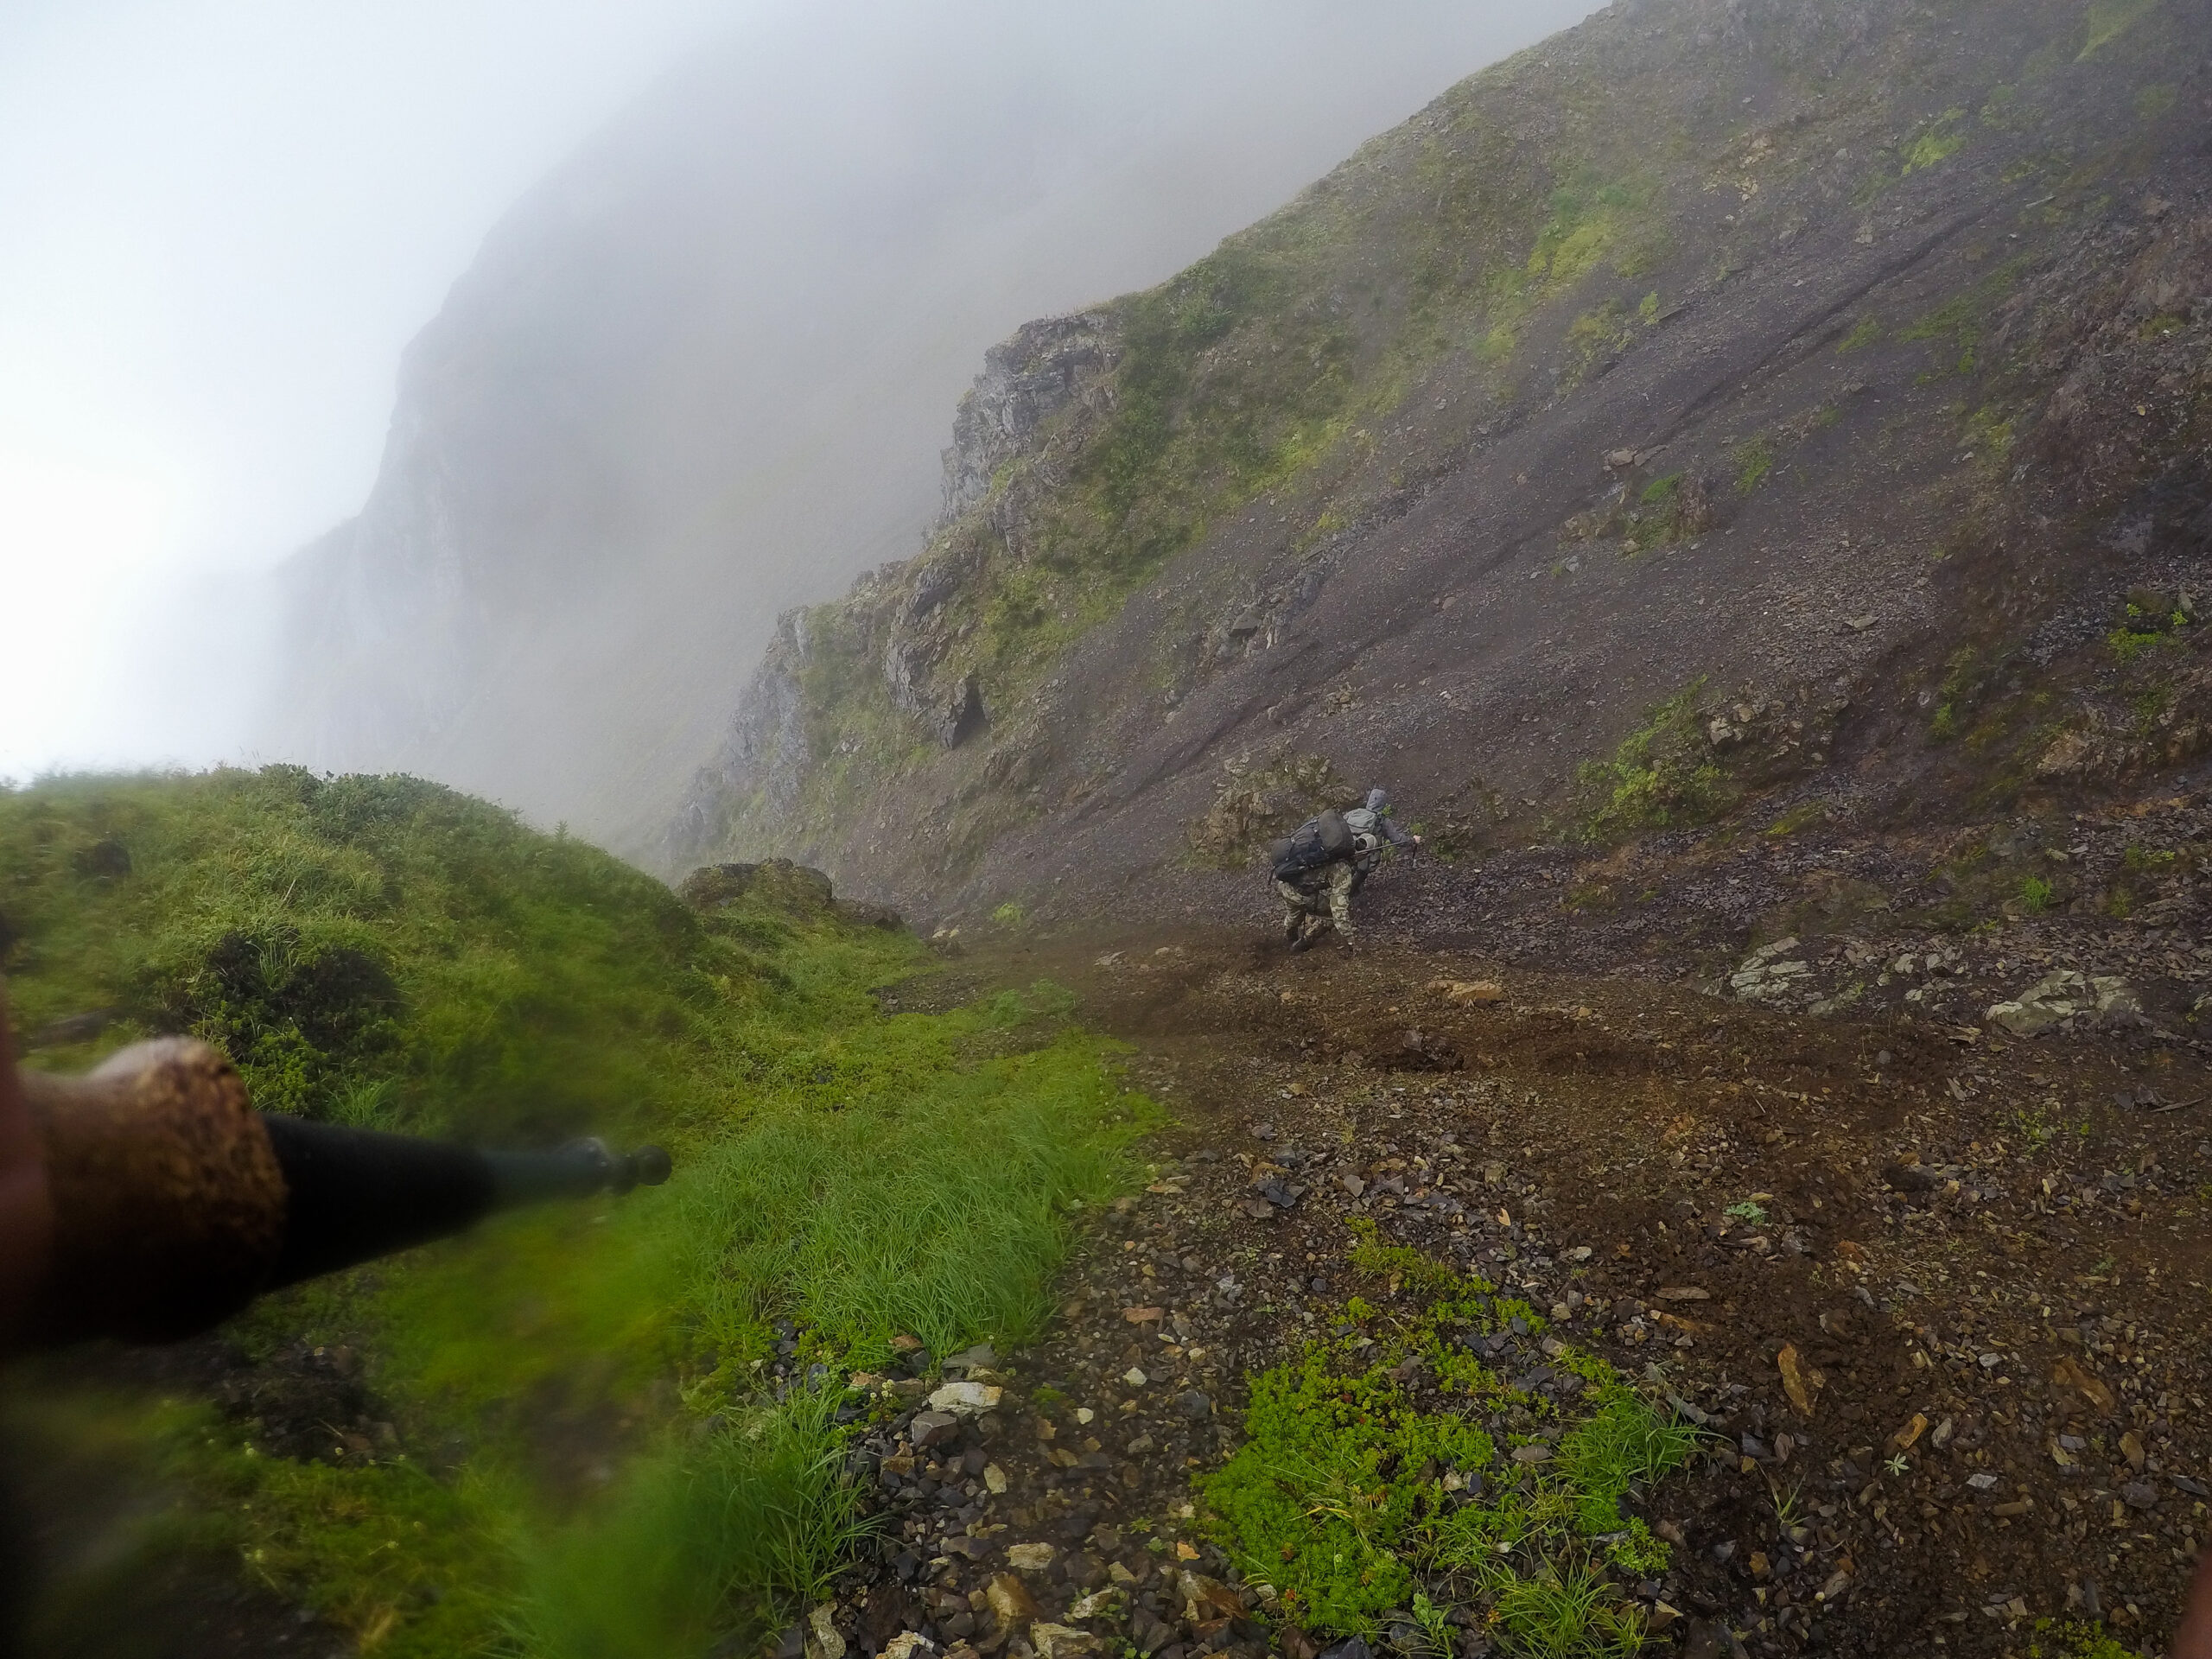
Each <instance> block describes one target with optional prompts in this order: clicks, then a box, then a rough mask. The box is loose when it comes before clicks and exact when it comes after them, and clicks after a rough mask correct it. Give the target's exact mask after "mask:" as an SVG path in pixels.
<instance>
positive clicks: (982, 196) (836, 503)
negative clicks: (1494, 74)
mask: <svg viewBox="0 0 2212 1659" xmlns="http://www.w3.org/2000/svg"><path fill="white" fill-rule="evenodd" d="M1547 7H1548V9H1549V10H1552V11H1553V12H1554V13H1555V14H1560V15H1571V13H1572V10H1573V7H1572V4H1571V0H1564V3H1563V0H1546V7H1540V8H1538V11H1539V12H1541V11H1542V10H1545V9H1546V8H1547ZM763 16H764V17H765V18H766V21H765V22H760V23H759V25H758V27H757V28H756V29H754V32H753V34H752V35H748V36H747V38H746V39H745V40H743V41H740V42H738V43H736V44H734V45H733V46H731V47H729V48H727V49H725V50H723V51H721V52H718V53H716V54H710V55H709V56H707V57H704V58H702V60H700V61H698V62H696V63H694V64H691V65H690V66H688V67H686V68H685V69H684V70H683V72H682V73H678V74H677V75H674V76H672V77H671V78H670V79H669V80H668V81H667V82H666V83H665V84H664V85H663V86H659V87H657V88H656V89H655V90H654V92H652V95H651V96H650V97H648V98H646V99H644V100H642V101H641V102H640V104H639V106H638V107H636V108H635V109H632V110H631V111H628V112H627V113H626V114H625V115H624V116H623V117H622V118H620V119H619V120H618V121H616V122H615V123H614V124H613V125H612V126H611V127H610V128H609V129H608V130H607V131H606V132H604V133H602V134H601V135H600V136H599V137H597V138H595V139H594V141H593V142H592V143H590V144H589V145H588V146H587V147H586V148H585V149H584V150H583V151H582V153H581V154H579V155H578V156H576V157H575V159H574V160H573V161H572V162H569V164H567V165H566V166H564V167H563V168H561V169H560V170H559V171H558V172H557V173H556V175H554V176H552V177H551V178H550V179H549V180H548V181H546V182H545V183H544V184H543V185H542V186H541V187H540V188H537V190H535V191H534V192H532V193H531V195H530V196H529V197H528V198H527V199H525V200H524V201H523V202H521V203H520V204H518V207H516V208H515V210H514V211H513V212H512V213H511V214H510V215H509V216H508V218H507V219H506V220H505V222H504V223H502V224H501V225H500V226H499V227H498V228H497V229H496V230H495V231H494V232H493V234H492V235H491V237H490V238H488V239H487V241H486V245H485V246H484V248H483V250H482V251H481V254H480V257H479V258H478V259H477V261H476V263H475V264H474V267H473V268H472V269H471V270H470V271H469V272H468V273H467V275H466V276H465V277H463V278H462V279H461V281H460V282H459V283H457V284H456V285H455V287H454V290H453V292H452V294H451V296H449V298H448V302H447V303H446V305H445V307H444V308H443V310H442V313H441V314H440V315H439V316H438V317H437V318H436V319H435V321H433V322H432V323H431V324H430V325H429V327H427V328H426V329H425V330H424V331H423V334H422V336H421V338H419V339H418V340H416V342H415V343H414V345H413V346H412V347H411V348H410V350H409V352H408V353H407V355H406V359H405V361H404V364H403V365H402V367H401V372H400V377H399V387H398V397H397V405H396V409H395V412H394V415H393V418H392V426H391V434H390V438H389V441H388V443H387V446H386V449H385V456H384V461H383V467H382V469H381V472H380V474H379V476H378V480H377V483H376V486H375V487H374V490H373V492H372V495H371V497H370V499H369V500H368V501H367V503H366V504H365V506H364V508H363V511H362V512H361V513H360V514H359V517H358V518H354V519H353V520H351V521H349V522H348V523H346V524H343V525H340V527H339V528H337V529H336V530H334V531H332V532H331V533H330V534H329V535H328V536H327V537H324V538H322V539H321V541H320V542H318V543H315V545H313V546H312V547H310V548H308V549H307V550H304V551H303V552H302V553H301V554H300V555H299V556H298V557H297V558H296V560H295V561H294V563H293V564H292V566H291V567H290V569H289V571H288V572H287V573H286V592H287V600H288V607H289V616H288V625H287V629H286V642H287V647H288V660H287V664H286V667H285V671H284V673H283V684H282V687H281V690H280V691H279V693H278V695H277V696H276V698H275V699H274V700H273V702H272V703H271V706H270V709H269V715H268V719H267V721H266V722H265V727H264V732H263V734H262V745H263V747H264V748H265V749H266V750H267V751H269V752H270V753H282V754H283V755H285V756H287V757H288V758H292V759H297V760H304V761H308V762H309V763H311V764H314V765H316V766H333V767H340V768H346V769H356V770H370V771H381V770H386V769H400V770H406V771H411V772H422V773H425V774H428V775H430V776H434V777H436V778H439V779H442V780H444V781H447V782H450V783H453V784H456V785H461V786H464V787H467V788H468V789H471V790H473V791H478V792H480V793H484V794H487V795H491V796H493V797H495V798H499V799H501V800H503V801H505V802H506V803H508V804H512V805H516V806H519V807H522V808H524V809H525V810H528V811H529V812H531V814H532V815H533V816H535V817H538V818H539V819H541V820H543V821H544V822H546V823H550V822H552V821H553V820H555V819H567V820H569V822H571V823H573V824H575V826H576V827H577V828H578V829H582V830H584V831H586V832H588V833H589V834H591V835H593V836H595V837H597V838H599V839H601V840H605V841H607V842H611V843H613V844H614V845H617V846H619V847H623V848H626V849H632V850H636V849H639V848H640V847H642V846H643V845H645V843H646V842H648V841H650V840H652V838H654V837H655V836H657V835H658V831H659V830H660V829H661V827H662V826H663V825H664V823H665V822H666V820H667V815H668V812H669V810H670V808H671V804H672V803H673V802H674V801H675V799H676V798H677V795H678V794H679V793H680V791H681V790H682V787H683V782H684V780H685V779H687V778H688V777H689V776H690V773H691V772H692V771H693V770H694V769H695V768H696V766H697V765H698V762H699V760H700V758H701V757H702V756H703V755H706V754H708V753H710V752H711V751H712V749H713V748H714V746H715V741H716V740H717V738H718V737H719V736H720V735H721V728H722V726H723V724H724V721H725V720H726V717H727V715H728V709H730V707H731V705H732V703H733V702H735V701H737V699H738V696H739V692H740V690H741V684H742V683H743V678H744V676H745V674H746V672H747V670H748V669H749V668H750V667H751V666H752V664H753V663H754V661H755V660H756V659H757V658H758V656H759V653H760V651H761V650H762V648H763V647H764V646H765V645H767V643H768V642H769V640H770V639H771V634H772V620H773V618H774V617H775V615H776V613H778V612H779V611H780V610H782V609H784V608H785V607H788V606H791V605H792V604H795V603H797V602H798V601H801V600H802V599H805V598H809V597H816V596H819V595H821V594H824V593H829V592H835V591H836V589H837V588H839V587H841V586H842V584H843V583H845V582H849V581H850V580H851V579H852V577H853V576H854V575H855V574H856V573H857V572H859V571H861V570H864V569H868V568H869V567H870V566H871V565H874V564H875V563H879V562H880V561H882V560H884V559H886V558H888V557H891V556H895V555H903V554H905V553H906V552H908V551H910V550H912V548H913V547H915V546H917V545H918V544H920V543H921V541H922V539H923V537H924V535H925V532H926V531H927V530H928V528H929V526H930V524H931V520H932V516H933V512H934V511H935V505H936V502H937V499H938V475H937V474H938V469H937V467H936V464H935V454H934V452H935V450H936V448H937V446H938V443H939V442H941V434H942V430H943V421H944V410H945V408H946V407H947V406H948V405H949V404H950V403H951V402H952V400H953V399H954V397H956V396H957V393H958V391H959V389H960V388H961V386H962V385H963V384H964V383H965V381H966V380H967V378H968V377H969V374H970V372H972V367H973V364H974V361H975V359H976V354H977V353H979V352H981V351H982V348H983V347H984V346H985V345H987V344H988V342H989V341H990V340H993V339H995V338H996V337H998V335H1000V334H1002V333H1003V332H1004V331H1005V329H1006V328H1007V327H1008V326H1009V324H1010V323H1011V322H1012V321H1014V320H1016V319H1019V318H1020V317H1022V316H1024V315H1030V314H1031V313H1032V312H1033V310H1035V309H1037V308H1039V307H1044V306H1050V305H1055V304H1065V303H1067V302H1071V301H1074V300H1077V299H1080V298H1083V297H1084V296H1088V295H1090V294H1094V293H1097V292H1102V291H1104V292H1110V291H1112V289H1114V288H1116V287H1118V286H1121V285H1124V284H1126V283H1129V282H1131V281H1133V280H1138V279H1140V278H1143V279H1149V278H1150V277H1152V276H1153V275H1154V274H1155V273H1157V272H1159V271H1161V270H1172V269H1173V268H1174V266H1175V265H1176V264H1179V263H1180V262H1181V261H1183V260H1185V259H1187V258H1188V257H1191V256H1192V254H1193V253H1195V252H1197V251H1199V250H1201V249H1203V248H1205V246H1207V245H1211V242H1212V241H1213V239H1214V238H1216V237H1217V236H1218V234H1219V233H1220V231H1221V229H1222V228H1223V227H1224V226H1231V225H1235V224H1236V223H1239V222H1242V220H1243V219H1245V218H1248V217H1249V215H1250V214H1251V213H1255V212H1257V211H1259V210H1261V209H1262V207H1265V206H1266V205H1268V203H1270V202H1273V201H1275V200H1281V197H1282V195H1283V194H1287V192H1288V190H1290V189H1291V188H1294V185H1295V183H1296V182H1297V181H1299V180H1300V178H1302V177H1304V176H1306V173H1307V172H1309V171H1310V170H1311V168H1313V167H1315V166H1318V165H1320V164H1321V163H1322V162H1323V161H1325V158H1326V156H1328V155H1329V154H1331V153H1332V149H1333V147H1334V146H1336V145H1337V144H1339V143H1343V142H1345V141H1346V140H1347V138H1348V137H1349V136H1350V135H1352V134H1356V133H1358V132H1363V131H1365V130H1370V128H1371V126H1372V125H1373V124H1376V122H1378V121H1380V120H1382V119H1385V118H1389V116H1394V115H1395V113H1396V112H1398V111H1401V110H1402V109H1404V108H1407V107H1410V106H1411V105H1413V104H1414V103H1415V102H1417V101H1418V99H1420V98H1421V97H1425V96H1427V94H1428V92H1429V91H1430V90H1431V89H1433V86H1434V85H1436V84H1437V82H1438V81H1440V79H1442V76H1441V75H1440V74H1439V73H1437V72H1436V71H1435V70H1434V69H1433V68H1432V67H1429V63H1430V61H1431V60H1433V59H1434V58H1436V57H1437V56H1440V55H1441V56H1443V57H1444V58H1445V59H1446V60H1463V61H1479V60H1480V57H1481V55H1482V54H1481V52H1480V44H1481V35H1480V34H1479V32H1478V31H1474V30H1471V29H1470V27H1469V25H1468V24H1467V22H1466V21H1465V8H1463V7H1459V6H1457V5H1455V4H1452V3H1450V0H1408V3H1406V4H1404V5H1402V6H1395V7H1393V8H1391V9H1390V10H1389V15H1388V16H1385V17H1381V18H1368V17H1364V16H1355V15H1352V14H1351V13H1350V12H1348V11H1347V10H1346V9H1344V8H1342V7H1340V6H1335V5H1332V4H1328V3H1322V0H1292V3H1289V4H1287V5H1263V4H1261V3H1259V0H1228V3H1224V4H1223V5H1221V6H1219V7H1213V8H1208V9H1207V10H1205V13H1204V15H1203V16H1192V14H1190V13H1189V11H1188V9H1187V8H1179V7H1175V6H1172V5H1169V4H1167V3H1166V0H1132V3H1131V4H1130V5H1128V6H1126V7H1120V8H1116V9H1115V10H1113V12H1112V13H1111V15H1107V14H1103V13H1101V14H1096V15H1094V14H1090V13H1084V14H1071V13H1066V12H1065V11H1062V10H1055V11H1053V12H1052V13H1051V15H1049V16H1047V15H1046V14H1045V13H1043V12H1040V11H1039V10H1038V9H1035V8H1025V7H1020V6H1017V5H1014V4H1012V3H1008V0H947V3H944V4H942V5H938V6H932V7H930V8H924V9H910V10H906V11H900V10H897V9H892V10H884V9H882V8H880V7H874V6H862V5H858V4H855V5H823V6H811V5H810V6H806V7H797V6H794V7H791V8H789V9H788V10H786V11H784V12H780V13H777V12H769V13H764V14H763ZM1262 22H1264V23H1265V24H1266V27H1265V28H1264V29H1262V28H1261V27H1259V25H1261V24H1262ZM1535 26H1536V24H1535V23H1534V22H1532V23H1531V24H1530V25H1529V34H1533V33H1534V32H1535ZM1524 38H1525V36H1524ZM1286 110H1298V111H1301V119H1300V121H1298V122H1296V123H1290V122H1287V121H1286V120H1285V118H1284V114H1283V111H1286ZM1309 114H1310V118H1306V117H1307V116H1308V115H1309ZM1332 133H1334V134H1335V135H1336V137H1330V136H1329V135H1330V134H1332ZM1255 137H1256V138H1257V139H1258V140H1259V141H1260V142H1259V146H1258V147H1259V148H1260V149H1262V150H1263V151H1264V155H1262V156H1255V155H1254V154H1253V153H1251V151H1250V150H1249V149H1248V148H1247V146H1249V145H1251V144H1252V143H1253V141H1254V140H1255ZM1323 146H1328V148H1324V147H1323ZM1163 178H1166V179H1171V180H1172V181H1173V188H1161V183H1160V181H1161V180H1162V179H1163ZM1069 372H1071V373H1077V374H1089V373H1091V372H1093V371H1091V370H1088V369H1082V368H1080V367H1079V366H1077V365H1074V364H1073V363H1072V359H1071V365H1070V367H1069ZM1065 395H1066V392H1065V388H1056V387H1054V386H1052V385H1043V384H1037V385H1032V384H1030V383H1029V382H1028V381H1027V380H1020V379H1019V378H1017V380H1010V381H1009V382H1008V383H1007V385H1004V386H1003V387H1001V388H998V389H996V390H995V391H990V392H989V393H988V394H987V395H985V394H979V396H978V397H977V398H976V400H975V402H974V404H973V405H972V407H973V408H974V410H976V418H977V419H979V420H988V421H990V422H995V423H997V425H996V436H995V437H993V436H991V435H988V434H985V433H983V432H981V431H978V432H977V433H976V434H975V435H973V439H972V442H965V443H964V446H963V447H964V448H968V449H971V450H972V451H973V453H974V454H975V455H976V457H977V458H978V459H977V464H978V465H982V466H984V467H987V468H988V467H989V466H995V465H996V464H997V460H996V459H994V457H1000V456H1002V455H1004V454H1011V453H1013V450H1012V449H1011V448H1008V447H1007V446H1010V445H1012V446H1018V445H1019V444H1020V443H1021V442H1025V441H1026V439H1027V437H1028V436H1031V435H1033V434H1034V431H1035V429H1036V427H1037V423H1038V422H1039V420H1041V419H1044V418H1045V415H1044V413H1043V411H1046V410H1051V409H1053V408H1056V407H1057V404H1055V399H1056V398H1058V397H1063V396H1065ZM994 446H996V447H994ZM987 483H988V474H987V473H986V474H978V475H976V476H975V477H972V478H969V479H968V480H965V481H964V483H962V484H960V485H959V486H957V488H956V490H955V499H957V500H958V501H959V502H960V505H963V506H965V505H969V499H968V497H966V496H963V495H961V493H960V492H961V491H962V490H965V491H967V492H969V493H970V494H972V493H974V492H976V491H978V490H980V489H982V487H984V486H985V485H986V484H987ZM904 695H905V696H906V701H907V702H908V703H910V704H911V705H912V707H913V708H914V709H916V710H917V711H918V713H920V714H923V715H929V714H930V710H931V709H932V708H934V707H935V706H936V705H938V704H941V703H943V702H944V700H945V696H944V693H942V692H941V691H940V690H938V689H936V688H931V689H930V690H927V692H926V693H925V692H924V691H923V690H919V689H916V688H910V690H909V691H908V692H907V693H906V694H904ZM956 723H957V722H956Z"/></svg>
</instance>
